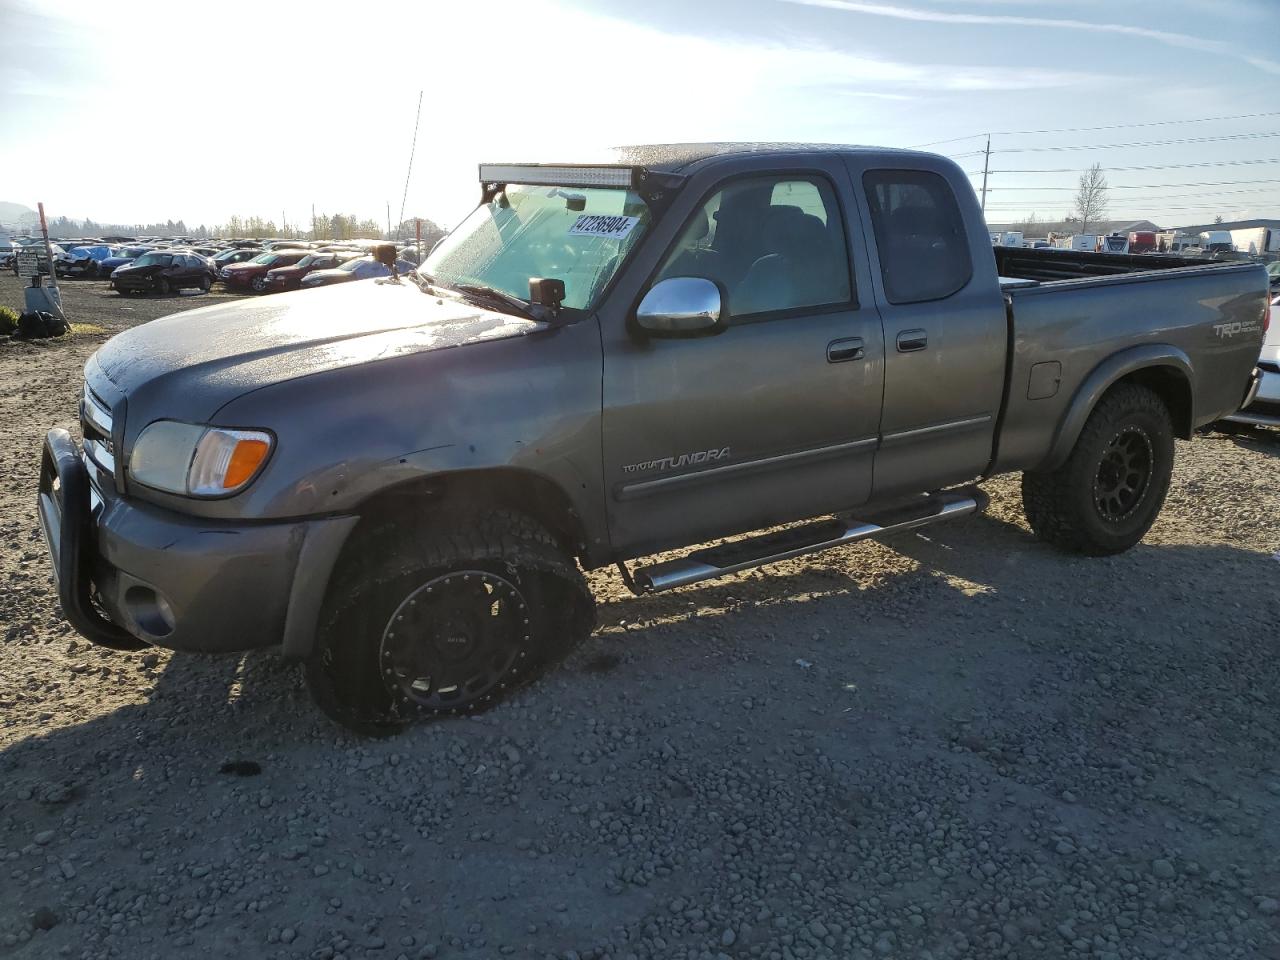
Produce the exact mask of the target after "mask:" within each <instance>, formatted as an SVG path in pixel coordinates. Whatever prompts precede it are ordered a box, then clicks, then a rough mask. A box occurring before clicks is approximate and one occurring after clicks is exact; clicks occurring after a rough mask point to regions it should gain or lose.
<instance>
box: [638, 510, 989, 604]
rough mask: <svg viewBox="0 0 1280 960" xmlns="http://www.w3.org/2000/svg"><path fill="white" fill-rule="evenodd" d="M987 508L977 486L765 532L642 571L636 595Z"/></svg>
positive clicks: (695, 552)
mask: <svg viewBox="0 0 1280 960" xmlns="http://www.w3.org/2000/svg"><path fill="white" fill-rule="evenodd" d="M986 507H987V495H986V494H985V493H983V492H982V491H981V490H979V489H978V488H977V487H966V488H964V489H960V490H946V491H943V492H941V493H933V494H927V495H925V496H923V497H920V498H918V499H917V500H915V501H913V502H911V503H908V504H906V505H904V506H900V507H894V508H892V509H889V510H886V511H884V512H882V513H878V514H874V515H872V516H871V517H868V518H867V519H864V520H858V519H854V518H852V517H836V518H834V519H831V520H817V521H814V522H813V523H806V524H804V525H803V526H799V527H792V528H791V529H789V530H783V531H780V532H778V533H765V534H761V535H759V536H755V537H748V538H746V539H745V540H735V541H733V542H732V543H725V544H721V545H720V546H716V547H709V548H707V549H704V550H697V551H694V552H693V553H691V554H689V555H688V556H687V557H681V558H680V559H679V560H666V561H663V562H662V563H655V564H654V565H653V566H650V567H640V568H639V569H637V570H636V571H635V574H634V576H633V578H632V579H633V581H634V586H632V584H630V583H629V584H628V586H630V587H631V589H632V592H634V593H636V594H637V595H639V594H644V593H658V592H660V591H663V590H672V589H674V588H675V587H685V586H688V585H689V584H691V583H698V582H700V581H702V580H711V579H714V578H715V577H723V576H724V575H725V574H729V573H736V572H737V571H739V570H749V569H750V568H752V567H759V566H761V565H763V564H766V563H776V562H777V561H779V560H790V559H791V558H792V557H801V556H804V555H805V554H806V553H818V552H819V551H821V550H830V549H831V548H832V547H841V546H844V545H845V544H846V543H855V542H856V541H858V540H869V539H872V538H875V537H880V536H883V535H885V534H889V533H899V532H901V531H903V530H912V529H915V528H916V527H923V526H927V525H928V524H931V523H937V522H939V521H941V520H949V519H951V518H953V517H963V516H967V515H968V514H971V513H978V512H980V511H982V510H985V509H986Z"/></svg>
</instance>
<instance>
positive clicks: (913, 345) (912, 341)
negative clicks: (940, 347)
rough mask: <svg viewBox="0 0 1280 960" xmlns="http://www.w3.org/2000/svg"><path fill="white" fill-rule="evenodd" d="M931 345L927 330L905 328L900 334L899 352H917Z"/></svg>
mask: <svg viewBox="0 0 1280 960" xmlns="http://www.w3.org/2000/svg"><path fill="white" fill-rule="evenodd" d="M927 346H929V333H928V331H927V330H903V331H902V332H901V333H900V334H898V352H899V353H915V352H916V351H918V350H923V349H924V348H925V347H927Z"/></svg>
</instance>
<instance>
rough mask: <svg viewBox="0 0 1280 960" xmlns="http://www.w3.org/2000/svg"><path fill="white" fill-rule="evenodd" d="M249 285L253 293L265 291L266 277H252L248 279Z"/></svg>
mask: <svg viewBox="0 0 1280 960" xmlns="http://www.w3.org/2000/svg"><path fill="white" fill-rule="evenodd" d="M249 286H250V287H252V288H253V292H254V293H266V291H267V278H266V277H254V278H253V279H252V280H250V281H249Z"/></svg>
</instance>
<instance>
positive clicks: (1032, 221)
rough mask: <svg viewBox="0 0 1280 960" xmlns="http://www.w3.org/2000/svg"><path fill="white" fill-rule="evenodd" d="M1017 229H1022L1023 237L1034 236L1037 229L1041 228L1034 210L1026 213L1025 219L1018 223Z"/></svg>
mask: <svg viewBox="0 0 1280 960" xmlns="http://www.w3.org/2000/svg"><path fill="white" fill-rule="evenodd" d="M1018 229H1019V230H1021V231H1022V235H1023V236H1024V237H1031V236H1035V235H1036V234H1037V231H1039V230H1041V229H1042V225H1041V223H1040V218H1039V217H1037V216H1036V214H1035V211H1034V210H1033V211H1032V212H1031V213H1029V214H1027V219H1025V220H1023V221H1022V223H1020V224H1018Z"/></svg>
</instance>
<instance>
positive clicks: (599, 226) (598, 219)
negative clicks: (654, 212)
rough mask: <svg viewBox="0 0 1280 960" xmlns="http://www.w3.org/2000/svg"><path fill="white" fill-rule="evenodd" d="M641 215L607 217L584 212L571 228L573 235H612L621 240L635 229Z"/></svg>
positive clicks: (571, 234)
mask: <svg viewBox="0 0 1280 960" xmlns="http://www.w3.org/2000/svg"><path fill="white" fill-rule="evenodd" d="M639 222H640V218H639V217H605V216H600V215H598V214H586V213H584V214H583V215H582V216H580V217H579V218H578V219H577V220H575V221H574V224H573V226H572V227H570V228H569V236H571V237H612V238H613V239H615V240H621V239H622V238H623V237H625V236H626V235H627V234H629V233H630V232H631V231H632V230H634V229H635V226H636V224H637V223H639Z"/></svg>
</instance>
